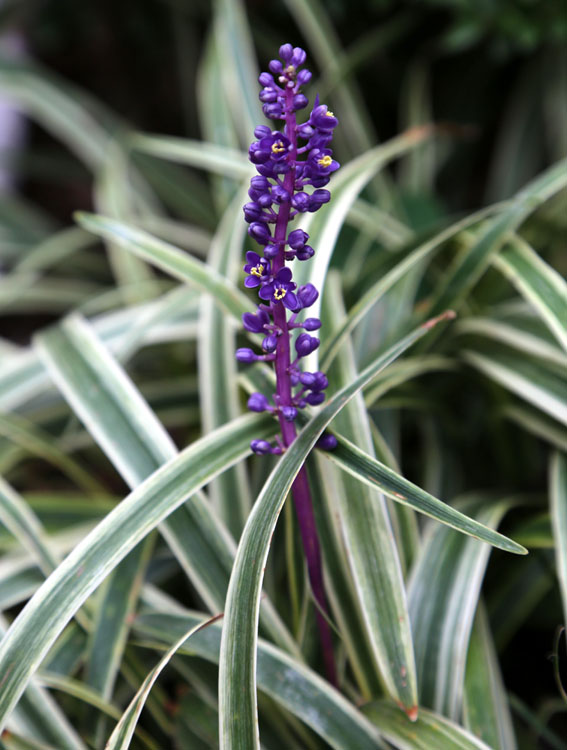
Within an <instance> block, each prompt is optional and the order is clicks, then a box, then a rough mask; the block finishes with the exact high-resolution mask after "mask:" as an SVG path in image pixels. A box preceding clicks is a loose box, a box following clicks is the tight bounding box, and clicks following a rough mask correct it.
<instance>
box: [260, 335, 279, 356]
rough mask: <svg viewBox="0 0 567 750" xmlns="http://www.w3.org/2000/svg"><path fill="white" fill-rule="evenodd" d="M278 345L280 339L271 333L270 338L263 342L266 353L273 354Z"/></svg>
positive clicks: (267, 337)
mask: <svg viewBox="0 0 567 750" xmlns="http://www.w3.org/2000/svg"><path fill="white" fill-rule="evenodd" d="M277 345H278V337H277V336H276V334H275V333H271V334H270V335H269V336H266V337H265V338H264V340H263V341H262V349H263V350H264V351H265V352H268V354H269V353H271V352H274V351H275V350H276V347H277Z"/></svg>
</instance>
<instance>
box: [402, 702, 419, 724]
mask: <svg viewBox="0 0 567 750" xmlns="http://www.w3.org/2000/svg"><path fill="white" fill-rule="evenodd" d="M401 708H402V709H403V711H404V713H405V714H406V716H407V717H408V719H409V720H410V721H417V716H418V713H419V706H418V705H417V704H416V705H415V706H401Z"/></svg>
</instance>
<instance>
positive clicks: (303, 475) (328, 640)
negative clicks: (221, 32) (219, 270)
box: [273, 88, 337, 687]
mask: <svg viewBox="0 0 567 750" xmlns="http://www.w3.org/2000/svg"><path fill="white" fill-rule="evenodd" d="M285 94H286V123H285V134H286V136H287V137H288V138H289V140H290V143H291V151H290V154H289V161H290V163H291V165H292V168H291V169H290V171H289V172H287V174H286V176H285V178H284V185H283V186H284V188H285V189H286V190H287V191H288V193H289V195H293V190H294V181H295V167H294V166H293V165H294V162H295V159H296V157H297V135H296V119H295V113H294V112H293V110H292V101H293V91H292V90H291V88H287V89H286V92H285ZM290 209H291V204H290V203H289V202H287V203H282V204H281V205H280V209H279V213H278V218H277V221H276V227H275V232H274V244H275V245H277V246H278V255H277V256H276V257H275V258H274V262H273V273H274V274H276V273H277V272H278V271H279V270H280V269H281V268H283V267H284V266H285V240H286V234H287V226H288V222H289V218H290ZM273 316H274V323H275V325H276V326H278V328H279V329H280V330H281V335H280V336H279V337H278V344H277V347H276V361H275V369H276V382H277V385H276V403H277V405H278V406H280V407H281V406H291V405H292V393H291V381H290V377H289V366H290V333H289V328H288V322H287V317H286V308H285V307H284V305H283V303H282V302H277V303H274V304H273ZM279 422H280V428H281V432H282V438H283V444H284V446H285V447H286V448H287V447H288V446H290V445H291V443H293V441H294V440H295V438H296V431H295V425H294V424H293V422H287V421H286V420H285V419H284V418H283V416H282V414H281V412H279ZM292 494H293V501H294V505H295V511H296V514H297V520H298V522H299V529H300V533H301V541H302V543H303V549H304V552H305V558H306V561H307V571H308V574H309V580H310V582H311V588H312V590H313V595H314V597H315V599H316V601H317V604H318V608H317V612H316V616H317V625H318V628H319V636H320V639H321V648H322V650H323V661H324V663H325V672H326V674H327V679H328V680H329V682H330V683H331V684H332V685H334V686H335V687H337V672H336V668H335V658H334V653H333V640H332V637H331V628H330V626H329V623H328V621H327V619H326V618H325V616H324V615H323V614H322V613H325V615H326V614H327V613H328V607H327V602H326V597H325V588H324V584H323V566H322V561H321V549H320V546H319V538H318V536H317V527H316V525H315V515H314V513H313V503H312V501H311V493H310V490H309V481H308V479H307V472H306V470H305V467H301V469H300V470H299V473H298V475H297V477H296V478H295V481H294V483H293V486H292Z"/></svg>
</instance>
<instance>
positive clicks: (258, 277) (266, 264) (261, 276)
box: [244, 250, 271, 289]
mask: <svg viewBox="0 0 567 750" xmlns="http://www.w3.org/2000/svg"><path fill="white" fill-rule="evenodd" d="M246 260H247V261H248V263H247V264H246V265H245V266H244V271H245V273H247V274H250V275H249V276H248V278H247V279H246V281H245V282H244V286H245V287H247V288H248V289H254V288H255V287H257V286H260V284H263V283H266V282H267V281H269V279H270V272H271V269H270V261H269V260H266V258H262V257H261V256H260V255H258V253H255V252H254V251H252V250H250V251H249V252H247V253H246Z"/></svg>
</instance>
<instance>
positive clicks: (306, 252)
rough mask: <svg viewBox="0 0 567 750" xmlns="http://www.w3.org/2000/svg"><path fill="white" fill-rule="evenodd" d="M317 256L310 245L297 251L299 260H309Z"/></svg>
mask: <svg viewBox="0 0 567 750" xmlns="http://www.w3.org/2000/svg"><path fill="white" fill-rule="evenodd" d="M314 255H315V250H313V248H312V247H310V246H309V245H305V247H302V248H301V250H298V251H297V260H309V258H312V257H313V256H314Z"/></svg>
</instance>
